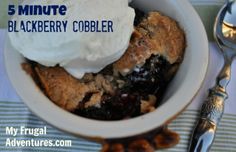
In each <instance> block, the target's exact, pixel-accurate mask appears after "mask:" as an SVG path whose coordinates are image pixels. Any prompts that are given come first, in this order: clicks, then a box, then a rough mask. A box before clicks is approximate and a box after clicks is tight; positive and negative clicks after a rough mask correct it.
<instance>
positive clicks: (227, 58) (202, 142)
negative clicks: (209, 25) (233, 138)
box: [189, 0, 236, 152]
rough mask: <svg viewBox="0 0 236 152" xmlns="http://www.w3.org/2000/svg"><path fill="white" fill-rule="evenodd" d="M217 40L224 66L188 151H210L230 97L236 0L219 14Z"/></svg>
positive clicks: (206, 102) (207, 101) (235, 30)
mask: <svg viewBox="0 0 236 152" xmlns="http://www.w3.org/2000/svg"><path fill="white" fill-rule="evenodd" d="M214 37H215V40H216V42H217V44H218V46H219V47H220V49H221V51H222V53H223V55H224V66H223V68H222V70H221V72H220V74H219V75H218V77H217V81H216V85H215V86H214V87H213V88H212V89H210V91H209V95H208V98H207V99H206V101H205V102H204V103H203V105H202V109H201V113H200V119H199V121H198V123H197V125H196V128H195V130H194V132H193V135H192V141H191V145H190V147H189V152H208V151H209V150H210V148H211V145H212V143H213V141H214V138H215V133H216V129H217V125H218V124H219V122H220V120H221V118H222V115H223V112H224V103H225V100H226V99H227V98H228V94H227V93H226V87H227V85H228V83H229V81H230V77H231V63H232V61H233V59H234V57H235V56H236V0H228V1H227V3H226V4H225V5H224V6H223V7H222V8H221V10H220V12H219V13H218V15H217V17H216V21H215V25H214Z"/></svg>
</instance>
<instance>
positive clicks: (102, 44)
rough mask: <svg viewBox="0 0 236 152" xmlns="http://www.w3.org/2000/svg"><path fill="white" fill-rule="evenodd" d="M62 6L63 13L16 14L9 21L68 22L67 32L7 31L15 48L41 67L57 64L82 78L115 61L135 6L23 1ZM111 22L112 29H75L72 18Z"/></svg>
mask: <svg viewBox="0 0 236 152" xmlns="http://www.w3.org/2000/svg"><path fill="white" fill-rule="evenodd" d="M55 4H58V5H62V4H63V5H65V6H66V7H67V12H66V15H48V16H47V15H28V16H26V15H15V16H13V18H12V20H16V21H17V25H20V24H18V23H20V22H21V21H29V20H30V21H32V20H35V21H37V20H50V21H65V20H67V21H68V25H67V30H66V32H22V31H19V32H9V33H8V34H9V38H10V41H11V43H12V45H13V47H14V48H16V50H17V51H19V52H20V53H21V54H22V55H23V56H24V57H26V58H28V59H30V60H32V61H35V62H38V63H40V64H42V65H44V66H50V67H51V66H55V65H59V66H61V67H64V68H65V69H66V70H67V71H68V72H69V73H70V74H71V75H73V76H75V77H77V78H81V77H82V76H83V75H84V74H85V73H90V72H91V73H97V72H99V71H100V70H101V69H103V68H104V67H105V66H107V65H109V64H111V63H112V62H114V61H116V60H118V59H119V58H120V57H121V56H122V55H123V53H124V52H125V50H126V49H127V47H128V44H129V40H130V37H131V34H132V32H133V21H134V17H135V12H134V9H132V8H130V7H129V6H128V0H66V1H65V0H56V1H55V0H47V1H32V0H25V1H23V3H22V5H55ZM78 20H80V21H85V20H87V21H91V20H93V21H99V22H102V21H104V20H108V21H112V26H113V27H112V30H113V32H74V31H73V26H74V24H73V21H78Z"/></svg>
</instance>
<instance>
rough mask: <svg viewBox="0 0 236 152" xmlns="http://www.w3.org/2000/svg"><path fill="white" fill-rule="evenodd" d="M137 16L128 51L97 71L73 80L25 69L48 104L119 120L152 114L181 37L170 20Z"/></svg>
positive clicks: (177, 58)
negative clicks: (47, 100) (48, 101)
mask: <svg viewBox="0 0 236 152" xmlns="http://www.w3.org/2000/svg"><path fill="white" fill-rule="evenodd" d="M136 14H137V15H136V19H135V23H136V24H137V25H136V27H135V31H134V32H133V34H132V37H131V40H130V44H129V47H128V49H127V50H126V52H125V53H124V54H123V56H121V58H120V59H118V60H117V61H115V62H114V63H112V64H110V65H107V66H106V67H105V68H104V69H102V70H101V71H100V72H98V73H86V74H85V75H84V76H83V77H82V78H75V77H73V76H72V75H70V73H68V72H67V71H66V70H65V69H64V68H63V67H60V66H54V67H46V66H43V65H40V64H38V63H35V62H32V61H29V62H28V63H24V64H23V69H25V71H26V72H27V73H29V74H30V75H31V76H32V77H33V79H34V80H35V82H36V83H37V84H38V86H39V87H40V88H41V90H42V91H43V92H44V93H45V95H46V96H47V97H48V98H49V99H50V100H51V101H53V102H54V103H55V104H56V105H58V106H60V107H61V108H63V109H65V110H67V111H70V112H72V113H75V114H78V115H80V116H84V117H87V118H92V119H98V120H121V119H127V118H130V117H135V116H139V115H142V114H145V113H148V112H151V111H153V110H155V109H156V107H157V106H158V104H160V99H161V96H162V95H163V93H164V90H165V88H166V87H167V86H168V83H169V82H170V80H171V79H172V78H173V76H174V75H175V73H176V71H177V69H178V67H179V65H180V63H181V62H182V59H183V55H184V50H185V46H186V44H185V35H184V32H183V31H182V29H181V28H180V27H179V25H178V24H177V23H176V22H175V21H174V20H173V19H171V18H169V17H167V16H163V15H161V14H160V13H159V12H149V13H148V14H146V15H144V13H142V12H141V11H137V13H136ZM141 14H143V15H141ZM138 22H140V23H138Z"/></svg>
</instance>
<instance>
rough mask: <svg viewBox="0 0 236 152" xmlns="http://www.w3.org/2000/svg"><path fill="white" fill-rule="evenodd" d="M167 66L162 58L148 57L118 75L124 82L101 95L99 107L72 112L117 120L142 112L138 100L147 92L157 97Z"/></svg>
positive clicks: (163, 82)
mask: <svg viewBox="0 0 236 152" xmlns="http://www.w3.org/2000/svg"><path fill="white" fill-rule="evenodd" d="M170 67H171V65H170V64H169V63H168V61H166V60H165V59H164V58H163V57H161V56H151V57H150V58H149V59H148V60H147V61H146V63H145V64H144V65H143V66H140V67H136V68H135V69H134V71H133V72H132V73H130V74H129V75H127V76H125V77H123V76H120V78H119V79H121V80H124V81H125V85H124V86H123V87H122V88H120V89H117V92H116V94H115V95H114V96H111V95H106V96H104V98H103V100H102V102H101V103H102V104H101V106H100V107H89V108H78V109H77V110H76V111H74V113H75V114H78V115H80V116H84V117H87V118H91V119H98V120H120V119H125V118H130V117H136V116H139V115H142V113H141V100H145V99H147V97H148V95H155V96H157V97H158V100H159V98H160V97H161V96H160V95H162V93H163V92H164V90H165V88H166V85H167V84H168V82H167V81H166V79H165V73H168V70H169V69H170ZM108 68H109V66H108ZM104 71H106V69H104V70H103V72H104ZM156 106H157V105H156Z"/></svg>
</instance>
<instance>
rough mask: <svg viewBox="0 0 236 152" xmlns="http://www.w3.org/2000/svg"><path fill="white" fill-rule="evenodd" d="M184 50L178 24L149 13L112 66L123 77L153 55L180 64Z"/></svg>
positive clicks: (158, 14)
mask: <svg viewBox="0 0 236 152" xmlns="http://www.w3.org/2000/svg"><path fill="white" fill-rule="evenodd" d="M184 49H185V37H184V32H183V31H182V30H181V29H180V27H179V26H178V24H177V23H176V22H175V21H174V20H172V19H171V18H169V17H167V16H163V15H161V14H160V13H158V12H150V13H149V14H148V16H147V18H145V19H143V21H142V22H141V23H140V24H139V25H138V26H137V27H136V29H135V32H134V33H133V35H132V38H131V42H130V45H129V47H128V49H127V51H126V53H125V54H124V55H123V56H122V57H121V58H120V59H119V60H118V61H117V62H116V63H115V64H114V69H115V70H117V71H118V72H120V73H121V74H123V75H125V74H127V73H129V72H130V71H132V69H133V68H134V67H135V66H136V65H142V64H144V63H145V61H146V60H147V59H148V58H150V56H151V55H152V54H153V55H161V56H163V57H165V58H166V59H167V61H169V63H171V64H173V63H175V62H180V61H181V60H182V56H183V53H184Z"/></svg>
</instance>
